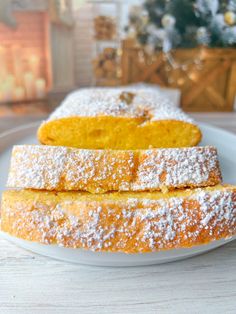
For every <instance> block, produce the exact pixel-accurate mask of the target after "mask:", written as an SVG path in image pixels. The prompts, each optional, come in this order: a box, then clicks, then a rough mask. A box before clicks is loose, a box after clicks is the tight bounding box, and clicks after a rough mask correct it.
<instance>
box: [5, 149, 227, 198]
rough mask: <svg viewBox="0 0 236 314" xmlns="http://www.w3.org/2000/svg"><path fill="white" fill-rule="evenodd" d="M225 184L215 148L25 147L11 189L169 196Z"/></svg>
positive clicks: (16, 154) (18, 153) (15, 162)
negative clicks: (160, 193) (162, 193)
mask: <svg viewBox="0 0 236 314" xmlns="http://www.w3.org/2000/svg"><path fill="white" fill-rule="evenodd" d="M220 182H221V173H220V168H219V162H218V156H217V151H216V149H215V148H214V147H211V146H205V147H188V148H162V149H149V150H88V149H78V148H69V147H62V146H43V145H40V146H39V145H21V146H15V147H14V148H13V151H12V159H11V166H10V171H9V177H8V183H7V185H8V187H11V188H26V189H41V190H56V191H70V190H77V191H78V190H82V191H88V192H92V193H104V192H107V191H147V190H162V191H168V190H170V189H174V188H183V187H202V186H211V185H216V184H218V183H220Z"/></svg>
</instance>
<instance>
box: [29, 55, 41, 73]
mask: <svg viewBox="0 0 236 314" xmlns="http://www.w3.org/2000/svg"><path fill="white" fill-rule="evenodd" d="M28 63H29V71H31V72H32V73H33V74H34V76H35V77H39V76H40V69H39V64H40V58H39V57H38V56H36V55H32V56H30V57H29V61H28Z"/></svg>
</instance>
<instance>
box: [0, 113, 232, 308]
mask: <svg viewBox="0 0 236 314" xmlns="http://www.w3.org/2000/svg"><path fill="white" fill-rule="evenodd" d="M194 117H195V118H196V119H197V120H198V121H202V122H206V123H210V124H213V125H216V126H219V127H222V128H224V129H227V130H229V131H232V132H235V133H236V114H235V113H230V114H223V113H220V114H216V113H214V114H195V115H194ZM35 120H36V118H35V117H28V118H4V119H3V118H2V119H0V132H2V131H5V130H7V129H8V128H12V127H15V126H17V125H20V124H24V123H29V122H32V121H35ZM235 158H236V156H235ZM0 313H1V314H8V313H9V314H12V313H14V314H21V313H26V314H38V313H43V314H44V313H46V314H47V313H49V314H51V313H53V314H61V313H63V314H64V313H66V314H67V313H72V314H74V313H79V314H90V313H91V314H92V313H98V314H100V313H109V314H114V313H122V314H128V313H135V314H146V313H161V314H162V313H164V314H165V313H181V314H184V313H188V314H189V313H194V314H195V313H196V314H198V313H204V314H205V313H207V314H208V313H224V314H225V313H236V241H234V242H231V243H229V244H228V245H225V246H224V247H221V248H219V249H216V250H214V251H211V252H210V253H208V254H204V255H201V256H198V257H194V258H190V259H187V260H184V261H180V262H174V263H169V264H163V265H156V266H148V267H133V268H132V267H131V268H103V267H88V266H82V265H74V264H70V263H65V262H60V261H56V260H53V259H49V258H46V257H42V256H39V255H34V254H32V253H29V252H27V251H25V250H23V249H20V248H17V247H16V246H14V245H12V244H10V243H8V242H7V241H5V240H1V239H0Z"/></svg>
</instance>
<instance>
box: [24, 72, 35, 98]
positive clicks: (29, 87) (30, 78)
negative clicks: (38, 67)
mask: <svg viewBox="0 0 236 314" xmlns="http://www.w3.org/2000/svg"><path fill="white" fill-rule="evenodd" d="M24 83H25V91H26V98H27V99H33V97H34V90H35V89H34V74H33V73H32V72H26V73H24Z"/></svg>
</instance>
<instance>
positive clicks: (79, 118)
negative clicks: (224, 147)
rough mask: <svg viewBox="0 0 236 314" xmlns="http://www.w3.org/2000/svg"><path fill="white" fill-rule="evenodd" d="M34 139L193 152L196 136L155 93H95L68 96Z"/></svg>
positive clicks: (81, 145) (196, 131) (195, 128)
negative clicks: (171, 148)
mask: <svg viewBox="0 0 236 314" xmlns="http://www.w3.org/2000/svg"><path fill="white" fill-rule="evenodd" d="M38 139H39V141H40V142H41V143H42V144H47V145H59V146H70V147H77V148H84V149H122V150H123V149H147V148H150V147H154V148H159V147H163V148H166V147H187V146H195V145H197V144H198V143H199V142H200V140H201V131H200V129H199V128H198V126H197V125H195V123H194V122H193V120H192V119H191V118H190V117H188V116H187V115H186V114H184V113H183V112H182V111H181V109H179V108H176V107H175V106H173V105H172V104H171V103H169V101H168V100H167V99H166V98H163V96H161V95H158V94H157V93H152V92H150V91H145V90H136V91H135V92H134V91H132V92H129V91H127V89H126V90H124V91H122V90H121V89H111V88H110V89H105V88H100V89H99V88H96V89H83V90H80V91H78V92H75V93H73V94H71V95H70V96H68V97H67V98H66V99H65V100H64V102H63V103H62V104H61V106H59V107H58V108H57V109H56V110H55V111H54V112H53V113H52V114H51V116H50V117H49V119H48V120H47V121H45V122H43V123H42V125H41V126H40V128H39V130H38Z"/></svg>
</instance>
